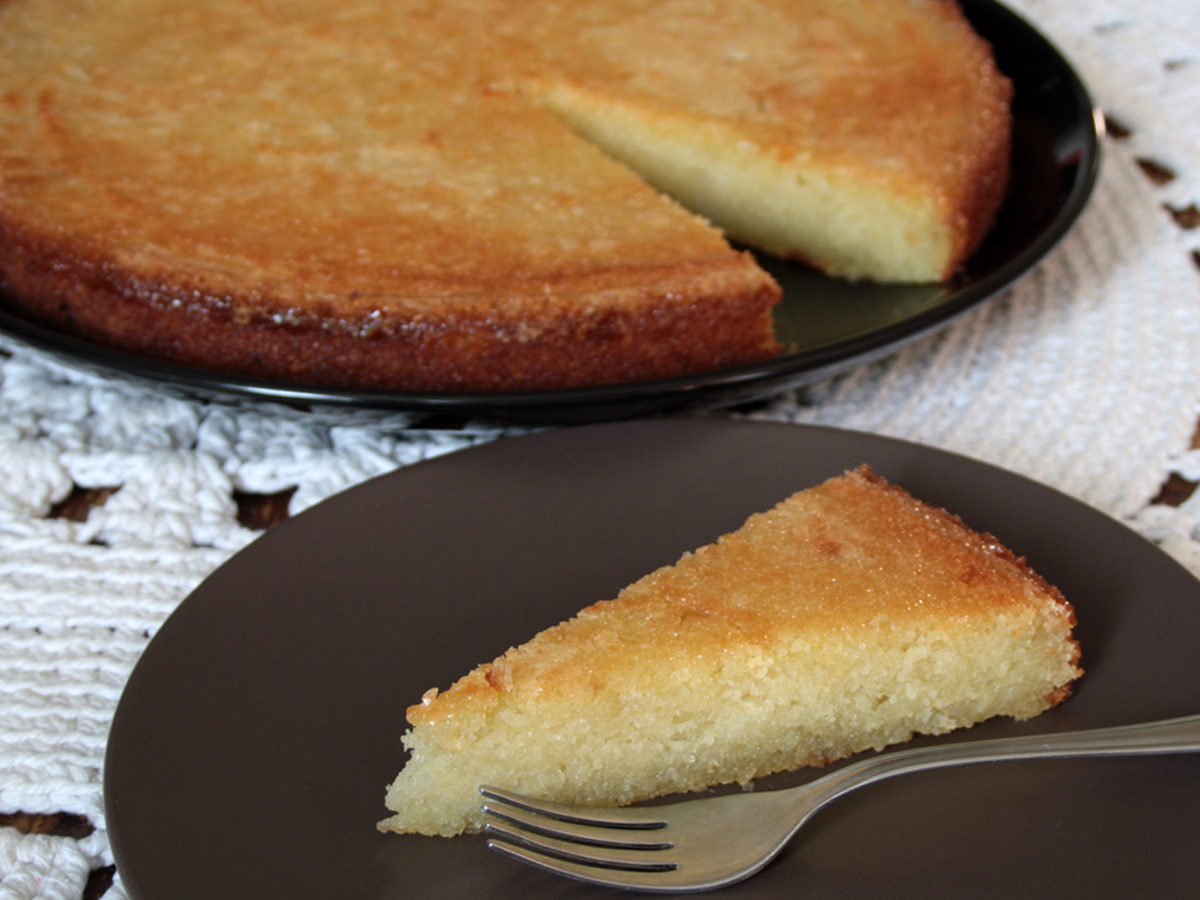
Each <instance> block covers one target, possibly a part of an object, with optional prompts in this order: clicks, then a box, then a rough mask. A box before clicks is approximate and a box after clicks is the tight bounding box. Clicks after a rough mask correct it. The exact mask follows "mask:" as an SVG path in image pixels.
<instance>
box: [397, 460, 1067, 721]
mask: <svg viewBox="0 0 1200 900" xmlns="http://www.w3.org/2000/svg"><path fill="white" fill-rule="evenodd" d="M1018 608H1023V609H1027V610H1029V611H1031V612H1032V614H1033V615H1036V616H1039V617H1042V616H1044V617H1046V618H1047V619H1049V620H1052V621H1059V622H1061V623H1062V625H1063V628H1062V631H1063V633H1064V634H1066V632H1067V631H1068V630H1069V624H1071V623H1073V621H1074V620H1073V613H1072V611H1071V608H1070V606H1069V605H1068V604H1067V603H1066V601H1065V600H1064V598H1063V597H1062V595H1061V593H1059V592H1058V590H1057V589H1055V588H1053V587H1052V586H1050V585H1049V584H1047V583H1046V582H1045V581H1044V580H1043V579H1042V578H1040V577H1039V576H1037V575H1036V574H1035V573H1033V572H1032V571H1031V570H1030V569H1028V568H1027V567H1026V566H1025V565H1024V563H1023V561H1021V560H1019V559H1017V558H1016V557H1014V556H1013V554H1012V553H1011V552H1010V551H1009V550H1007V549H1006V548H1004V547H1003V546H1001V545H1000V544H999V543H998V542H997V541H996V540H995V539H994V538H992V537H991V536H989V535H986V534H979V533H977V532H975V531H972V530H971V529H969V528H968V527H966V526H965V525H964V524H963V523H962V522H961V521H960V520H959V519H957V518H956V517H954V516H952V515H950V514H949V513H946V512H945V511H944V510H940V509H935V508H933V507H930V506H928V505H927V504H925V503H922V502H921V501H919V500H916V499H914V498H913V497H912V496H911V495H909V494H908V493H907V492H906V491H904V490H903V489H902V488H899V487H896V486H892V485H888V484H887V483H886V482H884V481H883V480H882V479H880V478H878V477H876V476H873V475H872V474H871V473H870V472H869V471H868V470H866V469H865V468H863V469H860V470H858V471H855V472H851V473H848V474H846V475H845V476H842V477H839V478H834V479H831V480H830V481H827V482H825V483H824V484H822V485H819V486H817V487H815V488H811V489H809V490H806V491H802V492H800V493H798V494H795V495H793V496H792V497H791V498H789V499H788V500H786V501H784V502H783V503H781V504H779V505H778V506H777V507H775V508H774V509H773V510H771V511H769V512H766V513H762V514H759V515H755V516H752V517H751V518H750V519H749V520H748V521H747V522H746V524H745V525H744V526H743V527H742V528H741V529H739V530H738V531H736V532H734V533H732V534H728V535H725V536H724V537H722V538H721V539H720V540H719V541H718V542H717V543H716V544H712V545H709V546H706V547H703V548H701V549H699V550H697V551H696V552H695V553H691V554H685V555H684V557H683V558H682V559H681V560H680V561H679V562H678V563H676V564H675V565H674V566H668V567H665V568H662V569H659V570H658V571H656V572H653V573H651V574H649V575H647V576H646V577H645V578H642V579H641V580H639V581H637V582H635V583H634V584H633V585H631V586H629V587H628V588H626V589H625V590H624V591H622V592H621V594H620V595H619V596H618V597H617V598H616V599H615V600H609V601H602V602H600V603H597V604H594V605H593V606H590V607H588V608H587V609H585V610H583V611H582V612H581V613H580V614H579V615H578V616H577V617H575V618H574V619H572V620H570V621H569V622H567V623H563V624H562V625H558V626H555V627H553V628H550V629H548V630H546V631H544V632H542V633H541V634H540V635H538V636H537V637H535V638H534V639H533V640H532V641H530V642H529V643H528V644H525V645H523V646H522V647H521V648H518V649H516V650H512V651H509V653H508V654H506V655H505V656H503V657H501V658H500V659H498V660H496V661H495V662H494V663H493V664H488V665H484V666H481V667H479V668H478V669H476V670H475V671H474V672H472V673H471V674H469V675H467V676H466V677H465V678H463V679H461V680H460V681H459V682H458V683H456V684H455V685H454V687H453V689H452V690H451V691H449V692H446V693H442V694H438V695H436V696H434V697H431V698H429V699H427V701H426V702H424V703H423V704H422V705H419V706H414V707H412V708H410V710H409V720H410V721H411V722H412V723H413V724H414V725H416V724H418V723H421V722H428V723H434V722H437V721H441V720H443V719H444V718H446V717H450V716H453V715H454V714H455V712H456V711H458V710H465V709H471V708H474V709H481V708H486V707H487V706H488V705H490V704H494V703H496V702H497V701H498V699H499V696H500V695H501V694H503V693H504V692H506V691H508V690H510V689H512V688H513V687H514V686H517V687H519V688H520V689H521V690H523V691H524V692H525V693H526V694H530V693H541V694H542V695H543V696H545V697H550V696H560V697H563V698H570V697H571V696H573V695H575V694H577V693H580V692H582V693H585V694H586V693H589V692H591V691H593V690H595V689H597V688H598V687H601V686H603V687H609V688H614V689H615V690H617V692H619V691H620V687H619V685H620V683H621V679H623V678H630V677H641V676H639V675H637V673H639V672H647V673H654V672H656V671H659V670H660V669H661V668H662V664H663V663H665V662H667V661H671V662H672V663H673V666H674V668H675V669H676V670H682V671H686V670H687V668H688V667H689V666H697V667H701V668H704V667H709V666H714V665H715V666H720V665H723V664H725V660H726V657H725V654H726V652H727V651H728V650H730V649H737V650H739V651H741V650H745V649H746V648H747V647H754V646H758V647H761V648H763V649H764V650H767V651H768V652H769V648H772V647H773V648H777V649H778V650H779V652H785V653H786V652H789V648H791V647H792V646H793V644H794V642H796V641H803V642H805V643H806V652H811V653H812V654H814V658H816V659H819V658H820V656H821V646H822V644H823V643H830V642H834V643H836V642H838V641H842V640H856V639H857V638H855V637H854V636H855V635H863V634H866V633H868V632H871V631H884V632H886V631H888V630H893V631H894V632H895V633H896V634H903V633H904V631H905V629H906V628H907V627H908V626H911V625H913V624H914V623H915V624H918V625H919V626H920V629H921V630H922V631H923V632H924V633H927V634H928V633H932V632H938V631H945V632H946V633H947V635H948V636H950V637H951V638H952V636H953V633H954V631H955V629H957V628H963V627H967V628H971V627H977V626H980V625H986V623H987V622H988V620H989V619H992V618H994V616H995V614H996V613H997V612H1001V611H1004V610H1012V609H1018ZM639 660H640V661H641V664H639ZM739 664H740V663H739ZM646 677H652V676H646Z"/></svg>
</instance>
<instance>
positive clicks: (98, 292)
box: [0, 228, 778, 392]
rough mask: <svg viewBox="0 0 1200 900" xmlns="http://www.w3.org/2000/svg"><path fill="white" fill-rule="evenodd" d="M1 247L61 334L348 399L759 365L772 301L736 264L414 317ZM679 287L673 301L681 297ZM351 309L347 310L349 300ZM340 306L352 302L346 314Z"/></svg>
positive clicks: (588, 382)
mask: <svg viewBox="0 0 1200 900" xmlns="http://www.w3.org/2000/svg"><path fill="white" fill-rule="evenodd" d="M15 233H16V231H15V229H14V230H10V231H9V232H8V235H7V240H6V239H5V235H4V234H3V229H2V228H0V288H3V289H5V290H7V291H9V292H10V293H11V295H12V296H13V297H14V301H15V305H16V306H18V307H19V308H21V309H22V310H24V312H25V313H26V314H27V315H29V316H30V317H31V318H32V319H34V320H35V321H38V322H40V323H43V324H46V325H50V326H52V327H54V328H56V329H59V330H61V331H63V332H65V333H68V334H73V335H77V336H80V337H84V338H90V339H93V340H96V341H100V342H103V343H106V344H109V345H111V346H115V347H117V348H119V349H123V350H129V351H133V352H136V353H142V354H145V355H146V356H149V357H151V358H155V359H161V360H165V361H169V362H173V363H179V364H183V365H192V366H196V367H200V368H204V369H206V370H213V371H218V372H229V373H236V374H238V375H240V376H250V377H260V378H268V379H278V380H284V381H295V382H302V383H306V384H314V385H325V386H330V387H337V388H355V389H363V388H365V389H397V388H402V389H404V390H407V391H417V392H419V391H430V392H433V391H438V392H448V391H461V392H470V391H481V392H484V391H520V390H546V389H556V388H572V387H580V386H598V385H606V384H616V383H623V382H635V381H649V380H653V379H660V378H670V377H673V376H679V375H684V374H688V373H693V372H699V371H704V370H707V369H712V368H723V367H727V366H734V365H739V364H743V363H747V362H753V361H757V360H762V359H767V358H770V357H771V356H774V355H775V354H776V353H777V352H778V345H777V344H776V342H775V341H774V340H773V338H772V337H771V336H770V334H771V332H770V308H771V306H772V305H773V304H774V303H775V302H776V300H777V289H776V288H775V286H774V284H773V283H771V282H770V281H769V280H764V279H763V278H762V277H761V273H760V271H759V269H758V268H757V266H756V265H755V264H754V263H753V261H752V260H751V259H750V257H749V255H748V254H747V255H744V256H734V257H732V258H730V259H728V260H725V261H723V263H724V264H723V265H720V266H718V265H715V264H714V265H709V266H702V265H694V266H687V265H679V266H674V267H664V269H663V270H662V271H645V270H638V271H637V272H635V273H626V272H620V271H617V272H612V273H604V275H601V276H597V277H593V278H590V279H562V280H561V281H560V282H557V283H556V282H554V281H552V280H550V279H549V278H546V279H544V280H543V282H542V287H543V290H541V291H538V292H536V293H529V287H528V286H523V287H524V290H525V291H526V293H519V292H516V291H513V290H511V289H508V290H497V291H496V292H494V293H489V292H488V291H487V286H486V285H481V286H480V291H481V292H482V293H481V294H480V295H474V296H462V295H459V296H451V297H448V298H446V299H445V300H444V302H443V304H442V305H441V308H438V307H435V306H433V305H432V304H430V305H429V306H428V307H427V308H426V309H425V310H424V311H423V312H422V313H421V314H420V315H419V316H405V315H403V314H394V313H391V314H389V312H388V311H384V310H381V309H380V307H379V306H374V307H369V308H367V309H364V310H363V311H361V312H359V313H358V314H357V315H354V314H352V313H349V312H347V311H344V310H339V309H338V306H339V304H338V303H337V302H336V301H324V302H322V303H318V304H313V305H310V306H308V307H305V306H299V305H294V306H290V307H289V306H284V305H282V304H278V303H276V302H274V301H273V300H272V299H271V298H269V297H263V296H261V295H258V296H253V295H252V296H247V295H246V294H244V293H243V294H239V293H236V292H228V291H223V292H219V293H218V292H216V291H213V290H211V289H208V288H207V286H205V285H204V284H203V283H202V282H196V283H195V286H193V285H189V284H187V283H180V282H179V281H171V280H157V279H154V278H153V277H147V276H145V275H139V274H138V273H134V272H130V271H128V270H124V269H122V268H120V267H118V266H114V265H111V264H109V263H106V262H103V261H98V260H97V258H96V257H89V256H87V255H86V254H80V253H75V252H73V251H71V250H69V249H65V248H63V247H62V246H59V247H53V248H50V249H47V247H46V246H45V245H44V244H39V243H37V242H28V243H27V242H23V241H21V240H19V239H16V238H14V237H13V235H14V234H15ZM685 289H686V292H685ZM347 299H349V300H353V299H356V298H354V297H349V298H347ZM345 305H350V304H345Z"/></svg>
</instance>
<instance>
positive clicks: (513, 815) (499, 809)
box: [483, 800, 675, 850]
mask: <svg viewBox="0 0 1200 900" xmlns="http://www.w3.org/2000/svg"><path fill="white" fill-rule="evenodd" d="M483 811H484V812H485V813H487V815H488V819H487V827H488V828H493V826H496V825H499V822H497V821H496V820H500V821H502V822H505V823H507V824H509V825H514V826H516V827H517V828H519V829H521V831H523V832H532V833H535V834H540V835H545V836H546V837H549V838H554V839H557V840H563V841H571V842H572V843H576V844H588V845H591V846H593V847H623V848H626V849H630V850H669V849H670V848H671V847H673V846H675V845H674V844H673V843H672V842H671V841H669V840H665V839H663V838H661V837H657V835H659V834H661V833H662V832H661V831H660V830H659V829H657V828H608V827H602V826H601V827H597V826H595V825H590V824H586V823H580V822H564V821H562V820H561V819H554V818H549V817H547V816H543V815H540V814H538V813H532V812H529V811H528V810H526V809H524V808H523V807H517V806H504V805H502V804H496V803H495V802H494V801H490V800H485V801H484V802H483Z"/></svg>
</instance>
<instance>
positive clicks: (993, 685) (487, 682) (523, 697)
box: [379, 467, 1081, 835]
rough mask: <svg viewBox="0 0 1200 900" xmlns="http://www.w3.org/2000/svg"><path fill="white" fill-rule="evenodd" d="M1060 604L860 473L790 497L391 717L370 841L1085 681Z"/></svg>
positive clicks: (754, 766)
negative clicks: (521, 800) (380, 815)
mask: <svg viewBox="0 0 1200 900" xmlns="http://www.w3.org/2000/svg"><path fill="white" fill-rule="evenodd" d="M1073 626H1074V613H1073V610H1072V608H1071V606H1070V605H1069V604H1068V603H1067V602H1066V600H1065V599H1064V598H1063V596H1062V594H1061V593H1060V592H1059V591H1058V590H1057V589H1056V588H1054V587H1053V586H1051V585H1050V584H1049V583H1047V582H1046V581H1045V580H1044V579H1043V578H1041V577H1040V576H1038V575H1037V574H1036V573H1035V572H1034V571H1033V570H1032V569H1030V568H1029V567H1028V566H1027V565H1026V564H1025V562H1024V560H1023V559H1021V558H1018V557H1016V556H1015V555H1014V554H1013V553H1012V552H1011V551H1009V550H1008V549H1006V548H1005V547H1003V546H1002V545H1001V544H1000V543H999V542H998V541H997V540H996V539H995V538H994V537H992V536H991V535H988V534H981V533H978V532H975V531H973V530H972V529H970V528H969V527H968V526H967V525H965V524H964V523H963V522H962V521H961V520H960V519H958V518H957V517H955V516H953V515H951V514H950V513H947V512H945V511H944V510H940V509H936V508H933V507H931V506H929V505H927V504H925V503H923V502H921V501H919V500H917V499H915V498H913V497H912V496H911V495H910V494H909V493H908V492H906V491H905V490H904V489H902V488H900V487H898V486H895V485H891V484H888V483H887V482H886V481H884V480H883V479H882V478H881V477H879V476H877V475H875V474H873V473H872V472H871V471H870V470H869V469H868V468H866V467H862V468H860V469H857V470H854V471H851V472H847V473H846V474H844V475H842V476H838V477H835V478H832V479H830V480H828V481H826V482H824V483H823V484H820V485H817V486H815V487H812V488H808V489H806V490H802V491H800V492H799V493H796V494H794V495H792V496H791V497H789V498H788V499H786V500H784V501H783V502H782V503H780V504H779V505H778V506H776V507H775V508H774V509H772V510H770V511H768V512H765V513H761V514H757V515H754V516H752V517H751V518H750V519H749V520H747V521H746V523H745V524H744V525H743V526H742V527H741V528H740V529H738V530H737V531H735V532H733V533H731V534H727V535H725V536H723V537H721V538H720V539H719V540H717V542H716V543H714V544H710V545H708V546H705V547H701V548H700V549H698V550H696V551H695V552H694V553H686V554H684V556H683V557H682V558H681V559H680V560H679V561H678V562H677V563H675V564H674V565H670V566H666V567H664V568H661V569H659V570H657V571H655V572H652V573H650V574H649V575H647V576H645V577H644V578H642V579H640V580H639V581H637V582H635V583H634V584H632V585H630V586H629V587H627V588H626V589H625V590H623V591H622V592H620V594H619V595H618V596H617V597H616V598H615V599H613V600H606V601H601V602H599V603H596V604H593V605H591V606H589V607H587V608H585V609H584V610H582V611H581V612H580V613H579V614H578V615H576V616H575V617H574V618H572V619H570V620H568V621H566V622H563V623H561V624H558V625H555V626H553V627H551V628H548V629H547V630H545V631H543V632H542V633H540V634H538V635H537V636H535V637H534V638H532V639H531V640H530V641H529V642H527V643H525V644H523V645H522V646H520V647H517V648H514V649H510V650H509V651H508V652H506V653H504V654H503V655H502V656H500V657H499V658H497V659H496V660H495V661H493V662H491V663H486V664H484V665H481V666H479V667H478V668H476V669H475V670H474V671H472V672H470V673H469V674H467V675H465V676H464V677H463V678H461V679H460V680H458V681H457V682H456V683H455V684H453V685H452V686H451V687H450V688H449V689H448V690H445V691H440V692H439V691H438V690H437V689H431V690H429V691H428V692H427V693H426V694H425V695H424V696H423V697H422V698H421V700H420V703H417V704H415V705H414V706H412V707H411V708H409V710H408V721H409V723H410V725H411V729H410V730H409V731H408V732H407V733H406V734H405V735H404V738H403V742H404V746H405V747H406V748H407V749H408V751H409V754H410V756H409V759H408V761H407V762H406V764H405V765H404V767H403V768H402V770H401V771H400V774H399V775H398V776H397V778H396V780H395V781H394V783H393V784H392V785H391V786H390V787H389V788H388V790H387V793H386V801H385V802H386V806H387V808H388V809H390V810H392V812H393V813H394V815H392V816H391V817H390V818H388V819H386V820H384V821H383V822H381V823H380V824H379V827H380V828H381V829H382V830H385V831H398V832H417V833H421V834H429V835H454V834H457V833H460V832H462V831H473V830H478V829H479V828H480V827H481V826H482V823H483V818H482V813H481V811H480V807H479V799H480V798H479V796H478V788H479V787H480V786H481V785H485V784H486V785H490V786H493V787H499V788H504V789H508V790H512V791H517V792H519V793H524V794H527V795H530V796H534V797H537V798H541V799H547V800H556V801H560V802H567V803H575V804H583V805H601V806H611V805H624V804H628V803H631V802H634V801H638V800H644V799H648V798H652V797H656V796H661V795H665V794H672V793H677V792H685V791H697V790H701V789H703V788H706V787H710V786H712V785H717V784H725V783H732V782H740V783H742V784H746V783H749V782H751V781H752V780H753V779H755V778H759V777H761V776H764V775H767V774H770V773H775V772H781V771H786V770H791V769H796V768H799V767H802V766H810V765H821V764H823V763H827V762H829V761H832V760H836V759H839V758H842V757H845V756H849V755H851V754H854V753H857V752H860V751H863V750H869V749H875V750H879V749H882V748H884V747H886V746H888V745H890V744H894V743H897V742H900V741H905V740H908V739H909V738H911V737H912V736H913V735H915V734H941V733H943V732H946V731H949V730H951V729H955V728H962V727H965V726H969V725H972V724H974V723H977V722H980V721H983V720H985V719H989V718H992V717H994V716H1011V717H1013V718H1016V719H1026V718H1029V717H1032V716H1035V715H1037V714H1039V713H1041V712H1042V711H1044V710H1045V709H1047V708H1048V707H1051V706H1053V705H1055V704H1057V703H1059V702H1061V701H1062V700H1063V699H1064V698H1065V697H1066V696H1067V695H1068V694H1069V692H1070V689H1071V684H1072V682H1073V680H1074V679H1075V678H1076V677H1078V676H1079V675H1080V674H1081V670H1080V669H1079V667H1078V665H1077V662H1078V656H1079V647H1078V644H1077V643H1076V641H1075V640H1074V639H1073V637H1072V629H1073Z"/></svg>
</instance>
